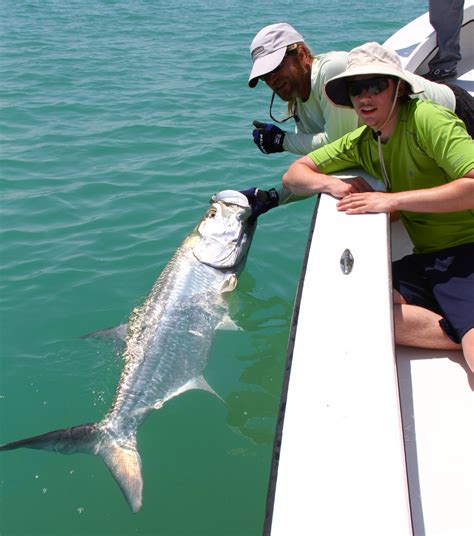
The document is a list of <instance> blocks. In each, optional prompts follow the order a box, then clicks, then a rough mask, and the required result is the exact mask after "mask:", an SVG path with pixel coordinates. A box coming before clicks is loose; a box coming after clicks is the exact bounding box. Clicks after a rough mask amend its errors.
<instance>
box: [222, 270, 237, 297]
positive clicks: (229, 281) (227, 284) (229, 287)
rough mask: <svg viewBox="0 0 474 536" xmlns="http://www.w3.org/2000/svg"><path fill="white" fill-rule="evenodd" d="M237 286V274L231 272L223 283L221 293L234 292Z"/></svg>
mask: <svg viewBox="0 0 474 536" xmlns="http://www.w3.org/2000/svg"><path fill="white" fill-rule="evenodd" d="M236 286H237V276H236V275H235V274H230V275H229V276H228V277H226V279H224V281H223V282H222V284H221V288H220V293H221V294H223V293H224V292H232V291H233V290H234V288H235V287H236Z"/></svg>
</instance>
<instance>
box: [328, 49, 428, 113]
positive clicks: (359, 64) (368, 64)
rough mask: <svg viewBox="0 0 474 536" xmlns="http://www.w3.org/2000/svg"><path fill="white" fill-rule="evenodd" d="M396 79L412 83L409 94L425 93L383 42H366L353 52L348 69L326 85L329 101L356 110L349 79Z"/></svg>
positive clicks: (348, 61)
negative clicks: (382, 76) (348, 82)
mask: <svg viewBox="0 0 474 536" xmlns="http://www.w3.org/2000/svg"><path fill="white" fill-rule="evenodd" d="M369 74H371V75H372V74H373V75H386V76H395V77H397V78H400V79H401V80H404V81H405V82H406V83H407V84H408V86H409V87H408V93H409V94H410V95H415V94H417V93H423V91H424V90H423V88H422V87H421V86H420V84H419V83H418V81H417V80H416V78H415V76H414V75H413V74H411V73H409V72H408V71H405V70H404V69H403V68H402V64H401V61H400V58H399V56H398V54H397V53H396V52H395V51H394V50H392V49H390V48H388V47H384V46H382V45H379V43H373V42H372V43H365V44H364V45H361V46H359V47H356V48H354V49H352V50H351V51H350V52H349V55H348V56H347V65H346V70H345V71H344V72H343V73H342V74H340V75H338V76H334V77H333V78H331V79H330V80H328V82H326V85H325V86H324V92H325V93H326V96H327V98H328V99H329V100H330V101H331V102H333V103H334V104H335V105H336V106H342V107H345V108H352V102H351V99H350V97H349V90H348V87H347V80H348V79H349V78H352V77H353V76H358V75H369Z"/></svg>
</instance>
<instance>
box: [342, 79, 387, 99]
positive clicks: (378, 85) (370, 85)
mask: <svg viewBox="0 0 474 536" xmlns="http://www.w3.org/2000/svg"><path fill="white" fill-rule="evenodd" d="M389 80H390V78H388V77H386V76H383V77H382V76H380V77H376V78H367V79H366V80H349V81H348V82H347V90H348V91H349V95H350V96H351V97H359V96H360V95H361V94H362V92H363V91H364V90H365V91H367V94H368V95H378V94H379V93H382V91H385V90H386V89H387V88H388V82H389Z"/></svg>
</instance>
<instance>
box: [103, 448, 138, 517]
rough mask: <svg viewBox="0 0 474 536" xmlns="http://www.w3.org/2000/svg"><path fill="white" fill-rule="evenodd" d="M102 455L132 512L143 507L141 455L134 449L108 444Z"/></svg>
mask: <svg viewBox="0 0 474 536" xmlns="http://www.w3.org/2000/svg"><path fill="white" fill-rule="evenodd" d="M101 455H102V457H103V459H104V461H105V464H106V465H107V467H108V468H109V470H110V472H111V473H112V476H113V477H114V478H115V480H116V481H117V483H118V485H119V486H120V489H121V490H122V492H123V494H124V495H125V498H126V499H127V501H128V504H129V505H130V508H131V510H132V512H134V513H135V512H138V510H140V508H141V506H142V498H143V477H142V464H141V458H140V454H139V453H138V451H137V450H136V448H134V447H122V446H120V445H118V444H110V443H109V444H108V445H107V448H106V449H103V450H102V452H101Z"/></svg>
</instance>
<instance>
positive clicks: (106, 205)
mask: <svg viewBox="0 0 474 536" xmlns="http://www.w3.org/2000/svg"><path fill="white" fill-rule="evenodd" d="M425 9H426V6H425V5H424V3H419V2H416V1H414V0H399V1H397V2H395V1H394V0H386V1H385V2H374V1H369V0H367V1H365V2H363V1H350V0H342V1H339V0H336V1H320V2H314V1H302V0H296V1H294V2H292V3H291V5H289V4H288V3H287V2H282V1H281V0H273V1H270V0H260V1H259V2H248V1H237V0H234V1H231V0H223V1H220V2H214V1H210V0H209V1H205V0H189V1H185V2H181V3H173V2H164V1H162V0H157V1H151V0H150V1H144V0H143V1H138V0H137V1H132V0H130V1H94V2H92V1H81V2H79V1H59V0H57V1H52V0H45V1H40V0H37V1H24V2H17V1H13V0H3V1H2V2H1V4H0V14H1V17H0V48H1V50H0V80H1V82H0V87H1V92H2V95H1V107H2V109H1V115H0V121H1V124H0V136H1V140H2V146H1V155H0V157H1V161H0V172H1V177H0V178H1V185H2V189H1V196H2V197H1V227H2V234H1V241H0V246H1V250H0V268H1V273H0V323H1V324H0V327H1V352H0V443H3V442H7V441H11V440H14V439H18V438H22V437H25V436H30V435H35V434H39V433H43V432H46V431H49V430H52V429H57V428H61V427H67V426H72V425H76V424H81V423H84V422H94V421H97V420H100V419H101V417H102V416H103V415H104V413H105V412H106V411H107V409H108V407H109V405H110V403H111V400H112V397H113V393H114V391H115V387H116V383H117V380H118V376H119V374H120V370H121V367H122V363H121V360H120V357H119V356H118V355H117V354H116V352H115V351H114V349H113V347H111V346H109V345H107V344H105V343H99V342H97V341H91V340H82V339H80V336H81V335H83V334H85V333H89V332H91V331H95V330H97V329H101V328H104V327H109V326H111V325H115V324H119V323H121V322H123V321H124V320H125V319H126V318H127V316H128V314H129V312H130V311H131V309H132V308H133V307H134V306H136V305H138V304H139V303H140V302H141V301H142V300H143V298H144V297H145V295H146V294H147V292H148V290H149V289H150V287H151V286H152V284H153V282H154V280H155V279H156V277H157V276H158V275H159V273H160V271H161V269H162V268H163V267H164V265H165V264H166V262H167V261H168V259H169V258H170V256H171V254H172V253H173V251H174V250H175V248H176V247H177V246H178V244H179V242H180V241H181V240H182V239H183V238H184V236H185V235H186V234H187V233H188V232H189V231H190V229H191V228H192V227H193V226H194V224H195V223H196V222H197V220H198V219H199V218H200V217H201V215H202V214H203V212H204V210H205V208H206V206H207V202H208V199H209V196H210V195H211V194H212V193H214V192H216V191H219V190H222V189H226V188H229V187H232V188H237V189H239V188H245V187H249V186H260V187H263V188H268V187H271V186H274V185H276V184H277V182H278V181H279V180H280V177H281V174H282V172H283V171H284V169H285V168H286V167H287V166H288V164H289V163H290V162H291V161H293V159H294V156H292V155H288V154H281V155H271V156H264V155H262V154H261V153H260V152H259V151H258V150H257V149H256V148H255V146H254V144H253V142H252V138H251V123H252V120H253V119H260V120H266V119H267V111H268V104H269V97H270V94H269V91H268V90H265V88H264V87H260V85H259V87H257V89H255V90H250V89H249V88H248V87H247V77H248V71H249V65H250V64H249V57H248V46H249V43H250V41H251V39H252V38H253V36H254V34H255V33H256V32H257V31H258V30H259V29H260V28H261V27H262V26H264V25H265V24H269V23H272V22H277V21H280V20H287V21H289V22H291V23H292V24H294V25H295V27H296V28H297V29H298V30H299V31H301V32H302V33H303V35H304V36H305V37H306V39H307V41H308V42H309V44H310V45H311V46H312V48H313V50H314V51H315V52H324V51H328V50H336V49H339V50H343V49H345V50H348V49H350V48H352V47H353V46H356V45H358V44H360V43H362V42H364V41H367V40H378V41H380V42H383V41H384V40H385V39H386V38H387V37H388V36H389V35H391V34H392V33H393V32H394V31H395V30H396V29H397V28H399V27H400V26H402V25H403V24H405V23H406V22H408V21H409V20H411V19H412V18H414V17H415V16H417V15H419V14H420V13H422V12H423V11H424V10H425ZM313 206H314V200H308V201H305V202H301V203H298V204H293V205H290V206H288V207H284V208H281V209H278V210H274V211H272V212H270V213H269V214H267V215H266V216H265V217H263V218H262V219H261V221H260V224H259V228H258V230H257V233H256V236H255V239H254V243H253V246H252V250H251V252H250V255H249V259H248V264H247V268H246V271H245V272H244V273H243V274H242V276H241V279H240V282H239V286H238V289H237V291H236V292H235V293H234V295H233V296H232V298H231V307H232V312H233V314H232V316H233V318H234V319H235V320H237V322H238V323H239V324H240V326H241V327H242V328H243V330H242V331H237V332H219V333H217V335H216V339H215V345H214V348H213V351H212V354H211V359H210V362H209V366H208V370H207V372H206V378H207V380H208V382H209V383H210V384H211V385H212V386H213V388H214V389H215V390H216V391H217V392H218V393H219V394H220V395H221V396H222V398H223V399H224V400H225V402H226V404H223V403H222V402H221V401H220V400H218V399H217V398H215V397H212V396H210V395H209V393H205V392H197V391H193V392H188V393H186V394H185V395H183V396H181V397H179V398H177V399H174V400H172V401H170V402H169V403H168V404H167V405H166V406H165V407H164V408H162V409H161V410H160V411H156V412H153V413H152V414H151V416H150V417H149V418H148V419H147V420H146V422H145V423H144V425H143V426H142V427H141V428H140V431H139V437H138V443H139V449H140V453H141V456H142V460H143V475H144V502H143V508H142V510H141V511H140V512H139V513H138V514H131V513H130V510H129V508H128V506H127V504H126V502H125V500H124V498H123V497H122V494H121V492H120V490H119V488H118V486H117V485H116V483H115V482H114V481H113V479H112V477H111V476H110V475H109V473H108V471H107V469H106V468H105V466H104V465H103V463H102V461H101V460H100V459H98V458H96V457H93V456H86V455H77V456H61V455H57V454H53V453H46V452H39V451H32V450H18V451H13V452H7V453H2V455H1V456H0V532H1V534H2V535H5V536H13V535H18V536H20V535H22V536H23V535H28V536H36V535H48V536H53V535H98V536H105V535H134V534H139V535H147V536H148V535H156V536H234V535H235V536H237V535H238V536H256V535H259V534H261V529H262V524H263V516H264V510H265V498H266V487H267V478H268V470H269V464H270V458H271V451H272V441H273V430H274V426H275V415H276V411H277V408H278V401H279V394H280V386H281V380H282V373H283V368H284V363H285V353H286V345H287V337H288V332H289V326H290V319H291V313H292V307H293V300H294V295H295V290H296V285H297V280H298V276H299V272H300V267H301V260H302V257H303V254H304V248H305V244H306V234H307V229H308V226H309V223H310V218H311V213H312V209H313ZM316 299H317V296H315V300H316ZM319 329H324V326H315V337H317V332H318V330H319ZM307 425H308V426H317V423H311V422H309V423H307ZM321 439H322V440H324V439H325V438H321ZM317 506H318V505H315V507H317Z"/></svg>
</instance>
